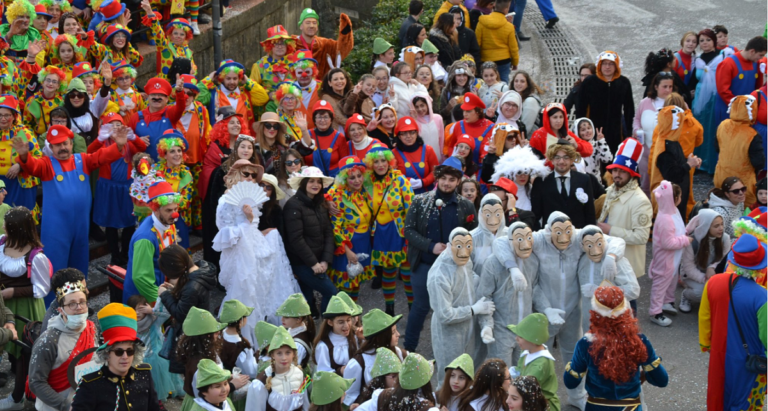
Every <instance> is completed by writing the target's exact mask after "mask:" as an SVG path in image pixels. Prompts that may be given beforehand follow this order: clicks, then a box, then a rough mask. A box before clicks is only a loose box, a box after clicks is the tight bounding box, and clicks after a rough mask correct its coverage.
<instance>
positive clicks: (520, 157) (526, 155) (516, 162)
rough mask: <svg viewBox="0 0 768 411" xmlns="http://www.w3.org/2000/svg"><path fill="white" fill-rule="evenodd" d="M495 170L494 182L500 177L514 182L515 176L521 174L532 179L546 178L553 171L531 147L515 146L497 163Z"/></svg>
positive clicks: (492, 177)
mask: <svg viewBox="0 0 768 411" xmlns="http://www.w3.org/2000/svg"><path fill="white" fill-rule="evenodd" d="M494 170H495V172H494V173H493V176H491V181H492V182H496V181H498V179H499V178H500V177H506V178H508V179H510V180H514V179H515V175H517V174H520V173H522V174H528V175H530V176H531V178H533V177H545V176H547V175H548V174H549V173H550V171H551V170H550V169H549V167H547V166H545V165H544V160H542V159H539V158H538V157H537V156H536V154H534V153H533V150H531V147H529V146H525V147H521V146H515V147H513V148H512V149H511V150H509V151H507V152H506V153H504V155H502V156H501V157H500V158H499V161H497V162H496V165H495V166H494Z"/></svg>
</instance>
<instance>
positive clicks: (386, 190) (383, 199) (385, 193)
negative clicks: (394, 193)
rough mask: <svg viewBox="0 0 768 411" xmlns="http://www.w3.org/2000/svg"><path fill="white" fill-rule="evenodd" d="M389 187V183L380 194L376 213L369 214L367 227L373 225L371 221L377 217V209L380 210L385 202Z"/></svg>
mask: <svg viewBox="0 0 768 411" xmlns="http://www.w3.org/2000/svg"><path fill="white" fill-rule="evenodd" d="M390 187H392V185H391V184H390V185H388V186H387V188H385V189H384V194H382V195H381V204H379V208H377V209H376V214H373V215H372V216H371V221H370V222H369V223H368V227H371V226H373V222H374V221H376V219H377V218H379V211H381V207H382V206H383V205H384V203H385V202H387V193H388V192H389V188H390Z"/></svg>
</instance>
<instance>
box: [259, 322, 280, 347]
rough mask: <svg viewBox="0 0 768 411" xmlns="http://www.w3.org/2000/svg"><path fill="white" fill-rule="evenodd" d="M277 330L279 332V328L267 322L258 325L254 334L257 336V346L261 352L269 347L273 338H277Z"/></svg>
mask: <svg viewBox="0 0 768 411" xmlns="http://www.w3.org/2000/svg"><path fill="white" fill-rule="evenodd" d="M275 330H277V326H276V325H274V324H270V323H268V322H266V321H259V322H257V323H256V327H254V330H253V333H254V334H256V344H257V345H258V346H259V351H261V350H263V349H264V348H266V347H267V346H268V345H269V343H270V341H272V337H274V336H275Z"/></svg>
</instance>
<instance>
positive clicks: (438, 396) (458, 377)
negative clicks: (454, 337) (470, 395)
mask: <svg viewBox="0 0 768 411" xmlns="http://www.w3.org/2000/svg"><path fill="white" fill-rule="evenodd" d="M474 378H475V363H474V361H472V357H470V356H469V354H466V353H465V354H461V355H460V356H458V357H457V358H456V359H455V360H453V361H451V363H450V364H448V365H447V366H446V367H445V379H443V384H442V386H441V387H440V389H439V390H437V391H436V392H435V400H436V401H437V404H435V405H436V406H437V405H439V406H440V408H441V409H442V408H443V407H445V408H447V409H448V411H457V410H458V409H459V400H460V399H461V397H462V396H463V395H465V393H466V392H468V391H469V388H470V387H471V386H472V382H473V380H474Z"/></svg>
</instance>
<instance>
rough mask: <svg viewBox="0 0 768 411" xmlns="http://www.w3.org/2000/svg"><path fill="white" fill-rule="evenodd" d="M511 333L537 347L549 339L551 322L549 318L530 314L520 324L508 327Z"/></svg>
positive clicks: (538, 314)
mask: <svg viewBox="0 0 768 411" xmlns="http://www.w3.org/2000/svg"><path fill="white" fill-rule="evenodd" d="M507 328H508V329H509V331H512V332H513V333H515V334H517V336H518V337H520V338H522V339H524V340H525V341H528V342H531V343H533V344H536V345H541V344H544V343H546V342H547V340H548V339H549V322H548V321H547V316H546V315H544V314H541V313H533V314H528V315H527V316H526V317H525V318H523V321H520V324H517V325H508V326H507Z"/></svg>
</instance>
